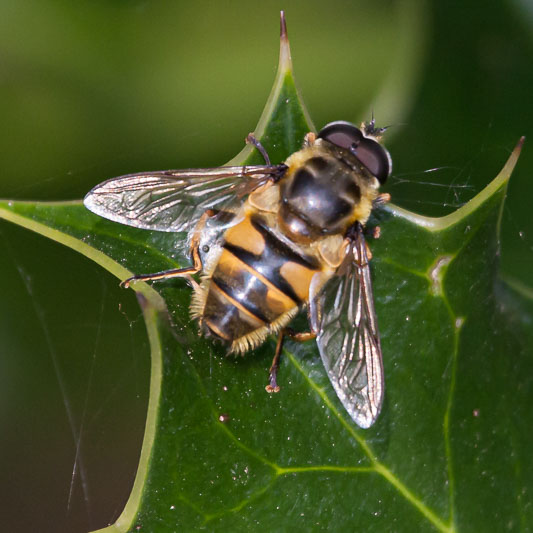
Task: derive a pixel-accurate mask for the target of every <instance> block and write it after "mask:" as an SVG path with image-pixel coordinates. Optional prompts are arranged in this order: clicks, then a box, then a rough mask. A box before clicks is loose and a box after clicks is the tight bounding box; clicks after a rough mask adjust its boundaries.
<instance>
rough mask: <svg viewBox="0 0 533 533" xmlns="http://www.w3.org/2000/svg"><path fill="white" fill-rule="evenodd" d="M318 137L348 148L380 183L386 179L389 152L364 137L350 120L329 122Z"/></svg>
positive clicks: (389, 171)
mask: <svg viewBox="0 0 533 533" xmlns="http://www.w3.org/2000/svg"><path fill="white" fill-rule="evenodd" d="M318 137H319V138H321V139H324V140H326V141H329V142H330V143H332V144H335V145H336V146H339V147H340V148H344V149H345V150H349V151H350V152H351V153H352V154H353V155H355V157H357V159H358V160H359V161H360V162H361V163H362V164H363V165H364V166H365V167H366V168H367V169H368V170H369V171H370V172H371V173H372V174H373V175H374V176H376V178H377V179H378V180H379V182H380V183H381V185H383V184H384V183H385V181H387V178H388V177H389V174H390V173H391V161H390V156H389V153H388V152H387V150H385V148H383V146H381V144H379V143H378V142H377V141H375V140H374V139H370V138H369V137H365V136H364V135H363V132H362V131H361V130H360V129H359V128H357V127H356V126H354V125H353V124H350V122H344V121H338V122H331V123H330V124H327V125H326V126H324V128H322V130H320V133H319V134H318Z"/></svg>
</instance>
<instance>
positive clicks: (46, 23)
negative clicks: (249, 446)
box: [0, 0, 533, 532]
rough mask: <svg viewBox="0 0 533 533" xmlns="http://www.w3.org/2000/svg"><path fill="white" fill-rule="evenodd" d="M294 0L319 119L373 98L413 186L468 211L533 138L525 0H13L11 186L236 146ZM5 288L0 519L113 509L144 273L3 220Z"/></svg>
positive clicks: (532, 259) (53, 522)
mask: <svg viewBox="0 0 533 533" xmlns="http://www.w3.org/2000/svg"><path fill="white" fill-rule="evenodd" d="M280 9H285V11H286V16H287V24H288V30H289V37H290V39H291V48H292V57H293V62H294V66H295V75H296V79H297V82H298V85H299V87H300V90H301V93H302V96H303V99H304V101H305V103H306V104H307V107H308V110H309V112H310V114H311V117H312V118H313V121H314V123H315V125H316V126H317V128H320V127H321V126H323V125H324V124H325V123H326V122H329V121H331V120H339V119H344V120H351V121H355V122H359V121H362V120H368V119H369V118H370V117H371V114H372V112H373V113H374V115H375V117H376V120H377V123H378V125H391V128H390V129H389V131H388V134H387V143H386V144H387V147H388V148H389V150H390V152H391V154H392V157H393V160H394V171H393V176H392V178H391V179H390V182H389V184H388V187H387V190H388V191H389V192H390V193H391V194H392V196H393V201H394V202H395V203H397V204H399V205H401V206H403V207H406V208H408V209H411V210H413V211H416V212H419V213H422V214H427V215H434V216H439V215H444V214H446V213H449V212H451V211H452V210H453V209H454V208H455V207H457V206H459V205H462V204H463V203H464V202H466V201H467V200H468V199H469V198H471V197H472V196H474V195H475V194H476V193H477V192H479V191H480V190H481V189H482V188H483V187H484V186H485V185H487V184H488V183H489V182H490V180H491V179H492V178H494V177H495V176H496V174H497V173H498V172H499V170H500V169H501V167H502V166H503V164H504V163H505V161H506V159H507V157H508V155H509V153H510V151H511V150H512V148H513V147H514V145H515V144H516V142H517V141H518V139H519V137H520V136H521V135H526V136H529V137H530V138H531V139H533V136H532V135H531V133H533V131H532V130H533V105H532V104H531V95H533V69H532V64H533V4H532V3H531V2H529V1H527V0H522V1H519V0H515V1H511V0H509V1H495V2H491V3H481V2H478V1H473V0H466V1H461V2H438V1H434V2H423V1H406V0H404V1H402V0H399V1H392V0H391V1H380V2H363V1H355V2H354V1H332V2H328V3H326V2H320V1H312V0H307V1H302V2H283V3H282V2H262V3H260V4H259V3H253V2H249V1H247V2H244V1H234V2H224V3H223V2H219V3H215V2H206V1H199V2H194V3H192V2H182V1H175V2H163V1H161V0H160V1H155V0H151V1H150V0H145V1H140V0H139V1H133V0H132V1H129V2H128V1H119V0H116V1H104V0H98V1H92V2H67V1H65V0H64V1H60V0H49V1H47V2H38V1H36V0H34V1H14V0H11V1H6V0H3V1H0V117H1V128H0V198H14V199H32V200H65V199H75V198H81V197H83V196H84V194H85V193H86V192H87V191H88V190H89V189H90V188H91V187H92V186H93V185H95V184H96V183H98V182H100V181H103V180H104V179H106V178H109V177H112V176H116V175H121V174H126V173H130V172H139V171H143V170H159V169H167V168H184V167H199V166H216V165H220V164H222V163H224V162H225V161H227V160H229V159H230V158H231V157H233V155H235V154H236V153H237V152H238V151H239V150H240V149H241V147H242V145H243V139H244V137H245V136H246V134H247V133H248V132H249V131H251V130H253V129H254V127H255V124H256V122H257V120H258V118H259V116H260V114H261V111H262V109H263V106H264V103H265V101H266V98H267V97H268V94H269V92H270V88H271V85H272V82H273V79H274V75H275V71H276V66H277V56H278V19H279V10H280ZM432 169H434V170H433V171H431V172H429V170H432ZM532 170H533V149H532V148H531V147H530V145H529V142H526V145H525V148H524V151H523V154H522V157H521V160H520V162H519V165H518V169H517V171H516V173H515V174H514V176H513V178H512V180H511V183H510V187H509V195H508V201H507V204H506V206H505V210H504V213H503V224H502V266H503V272H504V275H505V276H506V277H507V278H509V279H512V280H513V283H515V284H516V283H518V284H525V285H526V286H528V287H531V286H533V284H532V283H531V281H530V278H531V273H532V271H533V269H532V267H533V216H532V215H531V212H532V209H531V207H532V204H533V201H532V196H531V194H532V190H533V186H532V183H533V182H532V180H531V177H530V176H531V175H532ZM383 238H386V235H384V236H383ZM0 294H1V297H0V424H1V436H0V452H1V453H0V463H1V466H0V472H2V475H1V476H0V514H1V516H2V528H3V530H5V531H43V532H48V531H87V530H89V529H95V528H97V527H102V526H104V525H106V524H107V523H110V522H112V521H113V520H114V519H116V517H117V516H118V514H120V512H121V510H122V508H123V505H124V503H125V501H126V498H127V496H128V493H129V490H130V488H131V483H132V480H133V477H134V474H135V467H136V461H137V458H138V453H139V449H140V444H141V440H142V433H143V423H144V415H145V409H146V399H147V393H148V378H149V360H148V345H147V340H146V334H145V332H144V326H143V322H142V317H141V313H140V310H139V308H138V306H137V303H136V301H135V298H134V296H133V292H132V291H122V290H120V289H119V288H118V284H117V280H116V279H115V278H113V277H111V276H109V275H108V274H107V273H105V272H103V271H102V270H101V269H100V268H99V267H97V266H96V265H95V264H93V263H91V262H90V261H88V260H86V259H85V258H83V257H80V256H78V255H76V254H75V253H73V252H71V251H70V250H67V249H65V248H62V247H61V246H59V245H57V244H55V243H52V242H49V241H47V240H46V239H44V238H41V237H38V236H36V235H34V234H31V233H29V232H27V231H24V230H22V229H20V228H17V227H14V226H12V225H10V224H8V223H5V222H0Z"/></svg>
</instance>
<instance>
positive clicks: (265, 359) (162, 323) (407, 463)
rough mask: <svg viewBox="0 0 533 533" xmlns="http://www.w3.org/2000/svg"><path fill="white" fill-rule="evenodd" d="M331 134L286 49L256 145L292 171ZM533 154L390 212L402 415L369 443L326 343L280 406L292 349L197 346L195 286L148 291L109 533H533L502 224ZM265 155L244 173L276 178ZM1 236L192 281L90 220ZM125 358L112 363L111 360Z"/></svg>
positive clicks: (375, 245) (131, 232) (45, 215)
mask: <svg viewBox="0 0 533 533" xmlns="http://www.w3.org/2000/svg"><path fill="white" fill-rule="evenodd" d="M312 129H313V126H312V124H311V121H310V119H309V117H308V115H307V113H306V111H305V108H304V106H303V104H302V102H301V99H300V97H299V95H298V92H297V90H296V88H295V84H294V78H293V73H292V64H291V61H290V51H289V45H288V41H287V38H286V34H284V33H282V39H281V52H280V64H279V69H278V73H277V77H276V81H275V84H274V87H273V89H272V93H271V95H270V97H269V100H268V102H267V105H266V107H265V110H264V112H263V115H262V117H261V119H260V121H259V124H258V127H257V128H256V131H255V134H256V136H257V137H258V138H259V139H260V140H261V142H262V143H263V144H264V146H265V147H266V148H267V150H268V152H269V154H270V157H271V159H272V161H273V162H280V161H283V160H284V159H285V158H286V157H287V156H288V155H289V154H290V153H292V152H294V151H295V150H297V149H298V148H299V146H300V144H301V141H302V138H303V136H304V134H305V133H306V132H307V131H309V130H312ZM520 146H521V144H519V146H518V147H517V148H516V149H515V151H514V152H513V154H512V155H511V157H510V158H509V161H508V162H507V164H506V165H505V167H504V168H503V170H502V172H501V173H500V174H499V175H498V176H497V177H496V178H495V179H494V180H493V181H492V182H491V183H490V184H489V185H488V186H487V187H486V189H485V190H483V191H482V192H481V193H480V194H478V195H477V196H476V197H475V198H473V199H472V200H471V201H470V202H468V203H467V204H466V205H465V206H463V207H461V208H460V209H458V210H457V211H456V212H454V213H452V214H451V215H449V216H446V217H443V218H438V219H430V218H425V217H421V216H418V215H416V214H414V213H410V212H408V211H405V210H403V209H400V208H398V207H395V206H394V205H389V206H387V207H385V208H382V209H379V210H376V212H375V213H374V214H373V217H372V219H371V221H370V223H369V225H377V224H379V226H380V227H381V234H382V237H381V238H380V239H377V240H372V239H370V240H369V243H370V246H371V248H372V252H373V256H374V257H373V260H372V274H373V278H374V295H375V302H376V310H377V314H378V318H379V324H380V329H381V335H382V347H383V354H384V366H385V380H386V396H385V403H384V407H383V410H382V413H381V415H380V417H379V419H378V421H377V422H376V424H375V425H374V426H373V427H372V428H371V429H369V430H362V429H360V428H358V427H357V426H356V425H355V424H354V423H353V421H352V420H351V419H350V417H349V416H348V415H347V413H346V412H345V410H344V409H343V407H342V405H341V403H340V402H339V400H338V399H337V398H336V396H335V394H334V391H333V389H332V386H331V384H330V383H329V381H328V379H327V376H326V373H325V371H324V369H323V367H322V365H321V362H320V357H319V355H318V352H317V349H316V346H315V345H314V343H307V344H305V345H297V344H294V343H291V342H287V343H286V348H285V350H284V354H283V359H282V365H281V369H280V373H279V383H280V385H281V387H282V391H281V392H280V393H279V394H275V395H269V394H266V392H265V390H264V387H265V384H266V382H267V373H268V366H269V363H270V357H271V356H272V353H273V342H272V341H268V342H267V343H266V344H265V345H264V346H263V347H261V348H259V349H258V350H255V351H254V352H253V353H250V354H248V355H247V356H246V357H244V358H242V359H241V358H239V359H233V358H227V357H225V348H224V347H221V346H217V345H214V344H213V343H212V342H211V341H209V340H206V339H203V338H201V337H199V335H198V329H197V326H196V324H195V323H193V322H192V321H191V319H190V318H189V313H188V308H189V302H190V291H189V290H188V288H187V287H186V284H185V283H184V281H183V280H170V281H166V282H162V283H156V284H153V285H152V286H149V285H147V284H144V283H136V284H135V290H136V292H137V297H138V301H139V304H140V306H141V309H142V312H143V315H144V320H145V323H146V327H147V331H148V335H149V339H150V346H151V361H152V363H151V364H152V368H151V383H150V399H149V406H148V414H147V420H146V430H145V436H144V442H143V448H142V453H141V458H140V462H139V467H138V471H137V476H136V480H135V484H134V487H133V490H132V493H131V495H130V498H129V500H128V502H127V504H126V507H125V509H124V511H123V512H122V514H121V515H120V517H119V518H118V520H117V521H116V522H115V524H113V525H112V526H109V527H108V528H106V529H105V531H108V532H113V531H116V532H118V531H120V532H123V531H138V530H141V531H176V530H187V531H191V530H198V529H208V530H220V531H222V530H232V531H236V530H249V529H250V528H254V529H259V528H266V529H267V530H271V529H287V530H289V529H291V528H292V529H297V530H302V529H326V528H329V527H334V528H335V529H338V530H342V529H349V530H362V531H384V530H385V531H390V530H394V531H410V532H411V531H419V530H420V531H428V530H431V529H435V530H439V531H490V530H497V531H500V530H501V529H504V528H507V529H510V530H514V529H522V530H527V529H529V528H531V527H533V506H531V504H530V501H531V490H532V485H533V472H532V463H531V459H530V455H531V452H530V450H529V434H530V429H529V428H530V427H531V426H532V424H533V413H532V411H531V409H530V405H531V401H532V400H533V378H532V376H533V353H532V352H533V348H532V346H533V343H532V342H531V341H532V340H533V339H532V334H531V320H532V316H533V315H532V312H531V311H532V308H533V306H532V304H531V297H530V296H529V297H528V296H527V295H526V294H525V293H524V291H516V290H511V289H509V287H507V286H506V285H505V284H504V283H502V282H501V281H500V280H499V278H498V259H499V224H500V219H501V210H502V206H503V202H504V199H505V194H506V187H507V183H508V180H509V177H510V174H511V171H512V169H513V167H514V165H515V163H516V161H517V158H518V155H519V152H520ZM260 162H261V159H260V156H259V155H258V154H257V153H256V152H255V151H253V150H252V148H251V147H246V148H244V149H243V151H242V152H241V153H240V154H239V155H238V156H236V158H235V159H234V160H232V161H231V164H253V163H260ZM0 217H2V218H4V219H6V220H9V221H11V222H13V223H15V224H18V225H20V226H22V227H24V228H27V229H30V230H32V231H35V232H37V233H39V234H41V235H44V236H46V237H48V238H50V239H53V240H55V241H57V242H59V243H62V244H64V245H66V246H68V247H70V248H72V249H73V250H76V251H78V252H79V253H81V254H83V255H85V256H87V257H89V258H91V259H92V260H94V261H95V262H96V263H98V264H99V265H100V266H102V267H103V268H105V269H107V270H108V271H110V272H111V273H113V274H114V275H116V276H117V278H119V279H125V278H126V277H129V276H130V275H132V274H138V273H146V272H155V271H159V270H163V269H168V268H176V267H178V266H181V265H183V264H184V262H185V261H186V258H183V257H182V256H180V255H179V251H178V249H179V247H177V246H176V243H177V242H178V240H179V239H184V238H185V236H184V235H179V234H169V233H160V232H149V231H144V230H139V229H135V228H130V227H125V226H121V225H118V224H115V223H113V222H110V221H107V220H104V219H101V218H99V217H97V216H95V215H93V214H91V213H89V212H88V211H87V210H85V208H84V207H83V205H82V204H81V202H69V203H37V202H12V201H3V202H0ZM111 356H112V354H110V355H109V357H111Z"/></svg>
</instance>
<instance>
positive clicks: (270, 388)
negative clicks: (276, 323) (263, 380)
mask: <svg viewBox="0 0 533 533" xmlns="http://www.w3.org/2000/svg"><path fill="white" fill-rule="evenodd" d="M284 335H285V331H284V330H281V331H280V332H279V333H278V342H277V343H276V352H275V353H274V359H272V364H271V365H270V370H269V371H268V381H269V382H268V385H267V386H266V387H265V390H266V391H267V392H269V393H272V392H279V385H278V383H277V381H276V378H277V374H278V368H279V360H280V357H281V349H282V348H283V337H284Z"/></svg>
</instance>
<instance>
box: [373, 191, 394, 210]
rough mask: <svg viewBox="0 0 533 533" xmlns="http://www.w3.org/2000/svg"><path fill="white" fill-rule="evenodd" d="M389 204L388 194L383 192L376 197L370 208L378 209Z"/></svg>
mask: <svg viewBox="0 0 533 533" xmlns="http://www.w3.org/2000/svg"><path fill="white" fill-rule="evenodd" d="M389 202H390V194H389V193H388V192H384V193H381V194H378V195H377V197H376V199H375V200H374V201H373V202H372V207H379V206H382V205H384V204H387V203H389Z"/></svg>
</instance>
